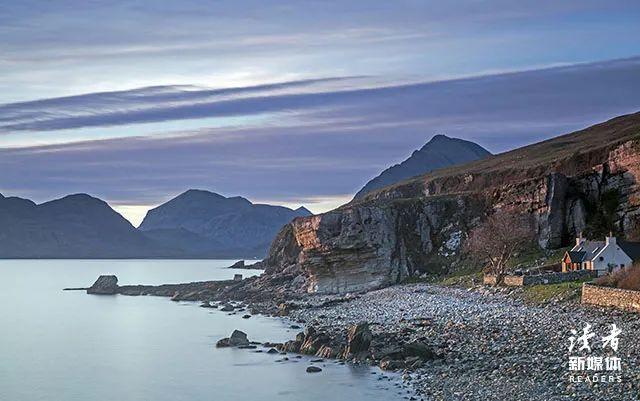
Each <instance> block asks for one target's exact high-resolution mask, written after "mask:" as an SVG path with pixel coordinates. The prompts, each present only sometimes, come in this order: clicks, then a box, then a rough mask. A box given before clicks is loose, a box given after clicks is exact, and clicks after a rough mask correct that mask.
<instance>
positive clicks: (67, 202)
mask: <svg viewBox="0 0 640 401" xmlns="http://www.w3.org/2000/svg"><path fill="white" fill-rule="evenodd" d="M172 256H180V252H179V251H178V250H177V249H174V248H167V247H165V246H162V245H160V244H157V243H156V242H155V241H153V240H151V239H149V238H147V237H146V236H145V235H143V234H141V233H140V232H139V231H138V230H137V229H136V228H135V227H134V226H132V225H131V223H129V222H128V221H127V220H126V219H125V218H124V217H122V216H121V215H119V214H118V213H116V212H115V211H114V210H113V209H112V208H111V207H110V206H109V205H108V204H107V203H106V202H104V201H102V200H100V199H97V198H94V197H91V196H89V195H84V194H78V195H69V196H65V197H64V198H62V199H57V200H53V201H50V202H46V203H43V204H40V205H36V204H35V203H34V202H32V201H30V200H28V199H22V198H16V197H7V198H5V197H4V196H2V195H0V257H1V258H135V257H172Z"/></svg>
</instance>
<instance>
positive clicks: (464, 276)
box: [428, 268, 482, 288]
mask: <svg viewBox="0 0 640 401" xmlns="http://www.w3.org/2000/svg"><path fill="white" fill-rule="evenodd" d="M428 281H429V282H430V283H432V284H437V285H443V286H447V287H464V288H469V287H473V286H474V285H478V284H481V283H482V271H481V270H478V269H477V268H466V269H461V270H456V271H455V272H452V273H449V274H445V275H441V276H433V277H430V278H429V280H428Z"/></svg>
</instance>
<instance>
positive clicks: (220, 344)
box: [216, 338, 231, 348]
mask: <svg viewBox="0 0 640 401" xmlns="http://www.w3.org/2000/svg"><path fill="white" fill-rule="evenodd" d="M230 346H231V343H230V342H229V338H221V339H220V340H218V342H217V343H216V348H225V347H230Z"/></svg>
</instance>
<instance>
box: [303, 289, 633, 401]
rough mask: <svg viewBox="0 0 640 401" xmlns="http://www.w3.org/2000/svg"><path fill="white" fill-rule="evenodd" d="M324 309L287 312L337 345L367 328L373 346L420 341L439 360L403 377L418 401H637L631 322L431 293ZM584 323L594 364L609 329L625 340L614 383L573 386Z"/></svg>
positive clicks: (378, 295)
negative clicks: (574, 337) (575, 340)
mask: <svg viewBox="0 0 640 401" xmlns="http://www.w3.org/2000/svg"><path fill="white" fill-rule="evenodd" d="M326 300H327V299H326V298H323V297H312V298H311V299H310V300H309V301H308V302H309V303H310V304H314V303H315V304H316V305H317V306H315V307H310V308H302V309H297V310H293V311H291V317H292V318H294V319H298V320H301V321H304V322H306V323H307V324H308V325H312V326H314V327H319V328H321V329H322V330H324V331H327V332H332V333H336V335H339V334H338V333H343V332H344V330H345V328H346V327H348V326H349V325H352V324H355V323H358V322H362V321H366V322H368V323H370V325H371V331H372V332H373V334H374V336H376V337H377V338H382V339H384V338H389V337H393V338H394V339H402V340H406V341H411V340H413V339H422V340H423V341H427V342H428V343H430V344H431V345H432V347H433V348H434V349H435V350H437V351H438V353H441V354H443V355H444V358H442V359H436V360H434V361H432V362H431V363H429V364H426V365H424V366H423V367H421V368H419V369H417V370H414V371H412V372H409V371H407V372H406V373H405V374H404V375H403V377H404V379H405V381H406V382H407V383H408V384H410V385H411V386H412V387H413V388H414V389H415V391H416V394H417V395H418V397H422V398H423V399H424V400H447V401H454V400H483V401H484V400H501V401H504V400H549V401H551V400H638V399H640V363H639V362H640V320H639V319H638V317H639V316H638V315H637V314H633V313H626V312H622V311H617V310H612V309H601V308H591V307H584V306H582V305H580V304H578V303H563V304H550V305H545V306H531V305H526V304H524V303H523V302H522V301H520V300H518V299H517V298H516V297H513V296H509V294H508V292H507V291H504V290H494V289H482V288H480V289H475V290H464V289H458V288H450V287H441V286H435V285H428V284H413V285H403V286H395V287H390V288H386V289H382V290H378V291H373V292H369V293H366V294H363V295H361V296H358V297H354V299H352V300H349V301H347V302H338V303H333V304H330V305H325V306H321V305H322V303H323V302H326ZM587 323H589V324H591V325H592V326H593V328H592V330H593V331H594V332H595V333H596V337H594V339H593V340H592V342H591V344H592V348H593V351H592V354H591V355H595V356H607V355H612V354H611V353H612V351H611V350H610V349H609V350H608V351H604V350H603V349H602V343H601V341H600V337H601V336H605V335H608V334H609V332H610V331H611V324H612V323H615V324H616V325H617V327H618V328H620V329H621V330H622V333H621V334H620V336H619V339H620V345H619V349H618V351H617V353H615V356H618V357H620V358H621V359H622V371H621V372H620V375H621V376H622V382H621V383H620V382H614V383H601V382H599V383H586V382H581V383H576V382H574V383H572V382H571V377H570V376H572V374H574V373H575V372H571V371H570V370H569V366H568V365H569V364H568V360H569V353H568V346H569V337H570V336H571V330H572V329H575V330H577V331H578V332H579V333H578V334H581V332H582V329H583V327H584V326H585V324H587ZM572 355H581V354H579V353H577V352H576V351H574V352H573V353H572ZM586 355H589V354H586ZM578 373H580V374H581V375H585V376H588V373H589V372H587V371H585V372H578ZM591 373H593V372H591ZM574 376H575V375H574ZM590 376H591V377H593V375H590Z"/></svg>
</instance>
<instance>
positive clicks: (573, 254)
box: [567, 251, 587, 263]
mask: <svg viewBox="0 0 640 401" xmlns="http://www.w3.org/2000/svg"><path fill="white" fill-rule="evenodd" d="M567 253H568V254H569V260H570V261H571V263H582V262H583V261H584V257H585V256H586V254H587V253H586V252H584V251H580V252H578V251H568V252H567Z"/></svg>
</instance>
